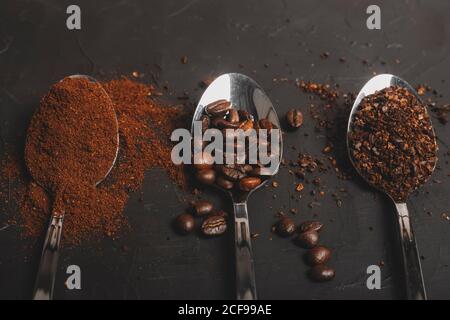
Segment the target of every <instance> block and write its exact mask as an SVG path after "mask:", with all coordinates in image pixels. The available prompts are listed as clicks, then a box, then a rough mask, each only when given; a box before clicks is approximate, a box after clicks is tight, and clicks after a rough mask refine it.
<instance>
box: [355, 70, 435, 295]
mask: <svg viewBox="0 0 450 320" xmlns="http://www.w3.org/2000/svg"><path fill="white" fill-rule="evenodd" d="M347 148H348V153H349V157H350V160H351V161H352V163H353V166H354V167H355V168H356V170H357V172H358V173H359V174H360V175H361V176H362V178H363V179H364V180H366V181H367V182H368V183H369V184H370V185H372V186H373V187H375V188H377V189H379V190H381V191H382V192H384V193H385V194H387V195H388V196H389V197H390V198H391V199H392V201H393V202H394V203H395V207H396V210H397V215H398V222H399V227H400V239H401V247H402V253H403V262H404V272H405V279H406V293H407V297H408V299H415V300H416V299H417V300H426V299H427V295H426V291H425V284H424V280H423V275H422V267H421V264H420V256H419V252H418V249H417V244H416V240H415V236H414V232H413V229H412V226H411V221H410V216H409V212H408V208H407V206H406V200H407V198H408V196H409V195H410V194H411V193H412V192H413V191H414V190H416V189H417V188H418V187H420V186H421V185H423V184H425V183H426V181H427V180H428V179H429V178H430V176H431V174H432V173H433V171H434V169H435V167H436V162H437V149H438V147H437V143H436V136H435V133H434V130H433V126H432V123H431V120H430V117H429V114H428V112H427V108H426V105H425V104H424V103H423V102H422V101H421V99H420V97H419V95H418V93H417V92H416V91H415V90H414V89H413V88H412V87H411V86H410V85H409V84H408V83H407V82H406V81H404V80H403V79H401V78H399V77H396V76H393V75H390V74H382V75H377V76H375V77H373V78H372V79H370V80H369V81H368V82H367V83H366V84H365V85H364V87H363V88H362V89H361V91H360V93H359V94H358V96H357V97H356V100H355V102H354V104H353V108H352V111H351V114H350V119H349V122H348V128H347Z"/></svg>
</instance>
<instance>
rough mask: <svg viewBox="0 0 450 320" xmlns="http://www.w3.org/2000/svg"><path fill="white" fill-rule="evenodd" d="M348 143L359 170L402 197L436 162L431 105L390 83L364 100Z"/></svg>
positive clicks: (424, 177)
mask: <svg viewBox="0 0 450 320" xmlns="http://www.w3.org/2000/svg"><path fill="white" fill-rule="evenodd" d="M349 146H350V149H351V151H350V154H351V156H352V158H353V161H354V163H355V166H356V168H357V169H358V171H359V172H360V174H361V175H362V176H363V177H364V178H365V179H366V180H367V181H369V183H371V184H372V185H374V186H376V187H377V188H379V189H381V190H384V191H385V192H387V193H388V194H389V195H390V196H391V197H392V198H393V199H394V200H395V201H399V202H404V201H406V198H407V197H408V195H409V194H410V193H411V192H412V191H413V190H415V189H416V188H417V187H419V186H420V185H422V184H424V183H425V182H426V180H427V179H428V178H429V177H430V175H431V173H432V172H433V169H434V166H435V165H436V161H437V145H436V142H435V136H434V132H433V128H432V125H431V121H430V117H429V115H428V113H427V110H426V108H425V106H424V105H423V104H422V102H420V101H419V100H418V99H417V98H416V96H414V95H413V94H412V93H410V92H409V91H408V90H407V89H405V88H401V87H395V86H393V87H389V88H386V89H384V90H381V91H378V92H376V93H375V94H372V95H369V96H367V97H365V98H364V99H363V100H362V101H361V103H360V105H359V107H358V110H357V111H356V113H355V115H354V119H353V122H352V126H351V132H350V135H349Z"/></svg>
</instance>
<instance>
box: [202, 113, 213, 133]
mask: <svg viewBox="0 0 450 320" xmlns="http://www.w3.org/2000/svg"><path fill="white" fill-rule="evenodd" d="M200 121H201V122H202V132H205V131H206V130H207V129H208V128H209V125H210V123H211V120H210V118H209V117H208V116H207V115H203V116H202V117H201V118H200Z"/></svg>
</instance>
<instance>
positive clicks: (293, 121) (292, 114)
mask: <svg viewBox="0 0 450 320" xmlns="http://www.w3.org/2000/svg"><path fill="white" fill-rule="evenodd" d="M286 120H287V122H288V124H289V126H291V127H292V128H300V127H301V125H302V124H303V114H302V113H301V111H300V110H297V109H291V110H289V111H288V113H287V114H286Z"/></svg>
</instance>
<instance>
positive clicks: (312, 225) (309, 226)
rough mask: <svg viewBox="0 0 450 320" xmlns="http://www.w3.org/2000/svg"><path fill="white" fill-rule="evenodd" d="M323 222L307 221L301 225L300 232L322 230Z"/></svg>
mask: <svg viewBox="0 0 450 320" xmlns="http://www.w3.org/2000/svg"><path fill="white" fill-rule="evenodd" d="M322 228H323V224H322V222H319V221H305V222H303V223H302V224H301V225H300V232H308V231H316V232H319V231H320V230H322Z"/></svg>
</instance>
